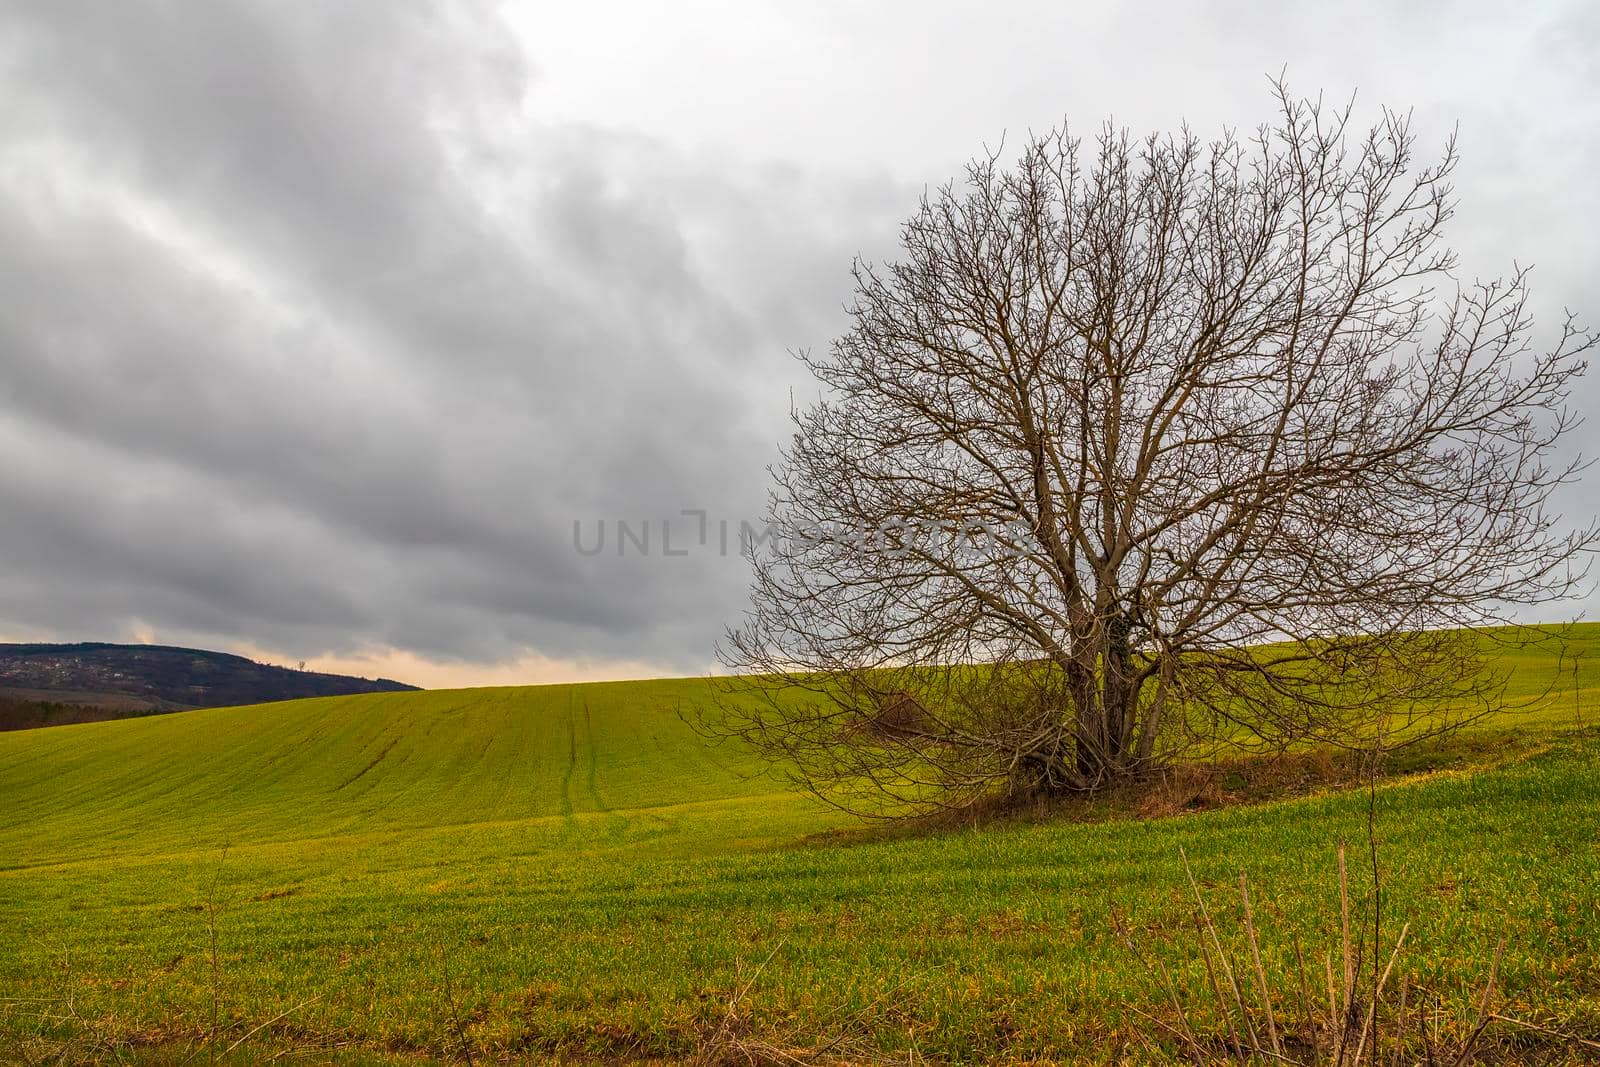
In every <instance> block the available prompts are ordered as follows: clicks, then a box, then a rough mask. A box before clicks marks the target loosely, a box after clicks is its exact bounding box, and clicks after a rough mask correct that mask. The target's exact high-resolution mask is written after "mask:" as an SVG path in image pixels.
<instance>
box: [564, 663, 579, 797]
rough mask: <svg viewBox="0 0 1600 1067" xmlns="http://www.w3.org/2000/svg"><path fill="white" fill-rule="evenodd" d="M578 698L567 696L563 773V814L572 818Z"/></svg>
mask: <svg viewBox="0 0 1600 1067" xmlns="http://www.w3.org/2000/svg"><path fill="white" fill-rule="evenodd" d="M575 702H576V698H575V697H574V696H573V695H572V694H571V693H568V694H567V715H566V720H567V769H566V770H565V771H563V772H562V773H561V814H562V817H563V818H566V819H569V820H570V819H571V818H572V776H573V774H574V773H575V772H576V771H577V769H578V722H577V716H576V715H575V714H574V712H573V704H574V703H575Z"/></svg>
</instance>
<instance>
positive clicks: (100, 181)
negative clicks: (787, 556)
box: [0, 3, 892, 667]
mask: <svg viewBox="0 0 1600 1067" xmlns="http://www.w3.org/2000/svg"><path fill="white" fill-rule="evenodd" d="M30 14H31V15H32V16H33V17H32V18H30V19H27V20H18V21H15V22H14V23H13V24H12V26H11V28H10V30H9V31H8V33H7V36H6V39H5V44H4V53H3V54H4V56H5V62H4V67H3V75H0V92H3V93H4V94H5V96H6V99H7V100H8V105H12V106H11V110H10V111H9V113H8V114H9V116H10V118H9V122H8V125H9V128H8V129H7V130H6V134H7V148H6V149H5V150H4V155H3V156H0V160H3V167H4V171H3V173H4V175H5V178H6V181H5V184H4V186H3V189H4V195H3V197H0V278H3V279H4V285H5V290H4V292H5V295H4V298H3V302H0V351H3V352H4V353H5V355H4V364H3V367H4V370H3V376H0V435H3V439H5V440H6V441H7V444H8V454H10V455H12V456H17V457H21V458H22V462H17V463H12V464H8V465H7V466H6V468H5V469H4V471H0V496H3V499H4V500H5V502H6V507H5V509H4V513H3V516H0V540H3V542H4V544H5V545H6V554H5V558H4V561H3V562H0V591H3V600H0V602H3V604H4V607H3V609H0V615H3V618H4V622H5V623H6V624H7V625H8V627H9V628H11V629H13V630H29V631H32V630H39V629H45V630H50V631H55V632H60V633H63V634H85V635H104V634H108V633H111V634H115V633H118V632H122V631H124V630H125V629H126V628H127V627H128V626H130V625H132V623H133V621H134V620H137V621H138V622H140V623H143V624H145V625H148V626H151V627H154V628H155V629H156V630H157V631H158V632H160V633H162V634H163V635H166V634H172V633H176V634H185V635H195V636H197V637H203V638H208V639H211V640H213V641H224V642H225V641H230V640H232V641H250V642H254V643H257V644H260V645H264V646H267V647H271V648H276V649H281V650H284V651H285V652H288V653H291V654H306V655H314V654H317V653H321V652H327V651H333V652H346V651H350V650H353V649H358V648H360V647H362V646H364V645H372V644H376V645H391V646H395V647H399V648H403V649H407V650H410V651H413V652H416V653H418V654H420V655H424V656H433V657H445V658H457V657H458V658H464V659H469V660H485V661H487V660H494V659H499V658H503V657H512V656H516V655H518V654H519V653H521V652H523V651H526V650H529V649H533V650H536V651H538V652H539V653H542V654H545V655H555V656H561V655H579V654H582V655H589V656H599V657H626V658H631V659H647V660H653V661H657V662H664V663H671V664H676V665H681V666H686V667H687V666H696V665H699V664H703V663H704V662H706V659H707V654H708V651H709V646H710V642H711V640H712V639H713V637H714V635H715V633H716V630H717V627H718V626H719V625H720V623H721V622H722V621H724V620H725V619H726V617H727V615H728V613H729V608H730V605H732V606H735V607H736V605H737V603H738V599H739V595H740V592H741V591H742V585H743V573H742V568H741V567H740V566H739V565H738V563H737V561H735V560H730V559H725V558H721V557H719V556H716V555H714V554H708V553H697V554H696V555H695V556H693V557H692V558H687V559H677V558H674V559H662V558H660V557H659V556H656V557H653V558H641V557H638V556H630V557H628V558H624V559H617V558H616V557H615V556H613V555H609V554H608V555H606V556H599V557H594V558H585V557H581V556H579V555H578V554H576V553H575V552H574V551H573V548H572V529H571V525H572V522H573V520H575V519H579V518H583V519H592V518H598V517H602V516H603V517H606V518H608V519H614V518H617V517H628V518H632V519H640V520H642V519H645V518H654V517H657V516H668V515H673V516H675V515H677V513H678V511H679V509H681V508H684V507H693V506H700V507H709V508H715V509H717V510H719V511H720V512H722V513H725V514H731V515H734V516H736V517H737V516H738V515H741V514H751V513H753V512H754V511H755V510H756V509H757V507H758V505H759V501H760V492H761V467H762V463H763V462H764V460H765V459H766V458H767V456H768V454H769V451H770V449H771V447H772V444H773V421H774V420H773V419H772V417H771V416H772V415H773V414H774V412H775V410H776V404H775V402H774V401H775V398H774V397H773V396H771V395H770V392H769V391H770V387H771V386H772V384H773V383H774V381H775V380H781V379H782V378H783V377H784V376H785V375H788V374H789V373H790V371H789V367H788V360H787V357H786V355H785V352H784V348H785V345H786V344H789V343H794V342H796V341H798V342H805V341H808V340H809V341H811V342H813V343H816V342H818V341H821V340H825V339H826V337H827V334H828V333H829V332H830V331H831V329H832V326H833V322H834V321H835V320H836V319H837V315H838V303H839V299H840V294H841V293H842V291H843V281H844V270H845V267H846V266H847V264H848V259H849V255H850V253H851V251H852V250H853V247H854V241H853V240H852V241H846V235H849V237H850V238H854V239H857V240H858V239H859V235H860V234H862V233H867V234H870V233H871V232H872V231H873V230H874V228H876V229H877V230H879V231H883V230H885V229H886V226H885V224H884V223H883V222H882V221H877V220H876V216H877V215H878V214H879V211H878V209H879V208H880V207H881V203H882V200H883V199H884V198H885V196H886V195H888V194H886V192H885V191H884V189H883V188H881V187H880V186H879V185H877V184H873V183H862V184H859V185H855V186H852V185H850V184H848V183H844V182H839V181H833V182H829V180H827V179H821V178H817V177H815V176H809V175H806V174H803V173H798V172H795V173H788V174H782V175H768V174H764V173H762V172H760V171H759V170H750V169H747V170H745V171H743V172H740V173H729V172H725V171H721V170H718V169H714V168H710V167H708V166H707V165H706V164H705V162H704V161H695V160H690V159H686V158H683V157H682V156H681V155H680V154H678V153H675V152H674V151H673V150H671V149H669V148H667V147H665V146H663V145H661V144H659V143H656V142H654V141H651V140H649V139H647V138H641V137H637V136H630V135H626V134H613V133H607V132H604V131H600V130H594V129H585V128H582V127H578V126H567V127H559V128H558V127H550V126H541V125H539V124H536V123H533V122H530V121H526V120H523V119H522V118H520V117H519V116H518V108H519V103H520V99H521V96H522V94H523V93H524V92H525V91H526V90H527V88H528V86H529V85H530V83H531V80H532V77H533V72H532V71H531V69H530V68H529V67H528V66H527V64H526V61H525V60H524V59H523V58H522V56H521V54H520V53H519V52H518V51H516V50H515V49H514V48H511V47H509V46H507V45H506V44H505V43H504V42H505V41H506V37H505V34H504V32H503V29H502V28H501V27H500V26H498V25H497V24H495V23H494V22H492V21H489V20H482V21H478V20H466V21H462V20H459V19H457V20H456V21H448V20H446V19H444V17H443V16H441V15H439V14H438V12H437V11H435V10H434V9H432V8H429V7H425V6H420V5H410V6H403V5H393V4H387V3H384V4H379V3H373V4H368V5H333V6H318V7H315V8H310V7H290V8H285V7H283V6H282V5H271V4H260V5H250V4H208V5H200V6H197V7H184V8H183V9H181V12H179V11H177V10H176V9H174V8H172V7H171V6H170V5H162V4H148V5H144V4H127V5H116V6H114V7H110V8H107V7H105V6H103V5H92V4H84V5H71V4H50V5H39V6H38V7H36V8H34V9H33V10H32V11H31V12H30ZM785 187H787V188H788V190H789V191H790V193H791V194H793V195H794V196H799V197H805V198H807V199H808V200H809V201H810V202H809V203H808V204H807V206H808V208H810V209H813V210H815V209H816V207H817V206H818V205H817V201H819V200H820V201H822V206H823V209H824V211H825V212H832V213H834V214H836V215H839V216H841V218H838V219H835V220H833V221H834V223H835V225H834V231H835V232H834V234H833V237H832V239H829V238H826V237H825V238H822V239H818V238H817V237H816V236H815V235H814V234H812V233H810V232H808V231H806V230H805V229H803V228H801V227H798V226H796V225H795V219H794V217H793V215H792V213H791V212H790V211H789V210H788V207H787V205H786V203H785V199H784V195H783V190H784V189H785ZM774 188H775V189H777V190H778V195H777V196H773V195H771V194H772V190H773V189H774ZM891 217H892V216H891ZM824 221H826V220H824ZM756 257H760V258H763V259H765V260H766V266H765V267H764V268H755V269H747V267H748V264H747V261H748V260H749V259H752V258H756ZM763 394H768V395H763Z"/></svg>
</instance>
